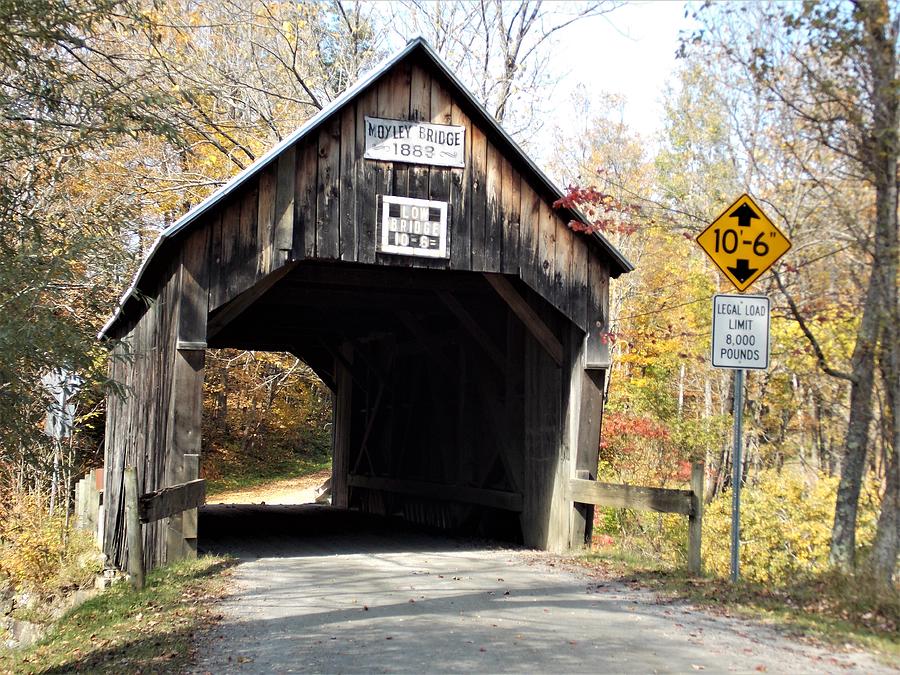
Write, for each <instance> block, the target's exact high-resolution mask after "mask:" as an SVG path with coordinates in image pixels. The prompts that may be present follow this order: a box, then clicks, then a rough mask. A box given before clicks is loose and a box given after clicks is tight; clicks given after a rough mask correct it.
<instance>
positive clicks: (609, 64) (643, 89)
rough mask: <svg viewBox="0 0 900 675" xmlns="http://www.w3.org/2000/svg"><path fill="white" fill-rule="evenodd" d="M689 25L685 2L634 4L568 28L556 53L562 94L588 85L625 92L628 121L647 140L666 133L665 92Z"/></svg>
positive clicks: (605, 90)
mask: <svg viewBox="0 0 900 675" xmlns="http://www.w3.org/2000/svg"><path fill="white" fill-rule="evenodd" d="M688 26H689V21H688V20H687V19H685V18H684V2H681V1H678V2H668V1H665V0H657V1H655V2H633V3H627V4H625V5H623V6H621V7H618V8H617V9H615V10H614V11H612V12H611V13H610V14H608V15H604V16H599V17H591V18H589V19H583V20H581V21H579V22H577V23H575V24H573V25H572V26H569V27H568V28H566V29H565V32H564V33H563V34H562V36H561V38H560V45H559V49H558V50H556V51H555V59H554V63H553V67H554V69H556V70H557V72H560V73H561V74H565V73H566V71H568V74H567V75H566V76H565V77H562V78H561V79H560V81H559V84H558V85H557V92H556V94H557V96H562V97H568V96H569V94H570V93H571V91H572V90H573V89H574V88H575V87H576V86H577V85H578V84H579V83H583V84H585V85H587V86H588V88H589V90H592V91H597V92H600V91H604V92H609V93H615V94H621V95H623V96H624V97H625V99H626V105H625V113H626V121H627V122H628V124H629V126H631V127H632V128H633V129H635V130H636V131H638V132H640V133H641V134H642V135H643V136H645V137H646V138H647V139H648V140H651V138H652V136H653V135H654V134H655V133H656V132H657V131H659V130H661V129H662V119H663V108H662V93H663V90H664V88H665V85H666V82H667V80H668V79H669V78H670V76H671V75H672V73H673V71H674V69H675V65H676V64H675V50H676V49H677V48H678V31H679V29H681V28H686V27H688Z"/></svg>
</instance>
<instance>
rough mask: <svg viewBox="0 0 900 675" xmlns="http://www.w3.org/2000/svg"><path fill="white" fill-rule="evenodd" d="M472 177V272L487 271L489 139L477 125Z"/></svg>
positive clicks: (470, 188) (473, 133)
mask: <svg viewBox="0 0 900 675" xmlns="http://www.w3.org/2000/svg"><path fill="white" fill-rule="evenodd" d="M470 161H471V164H472V175H471V179H472V180H471V182H470V184H469V201H470V204H471V207H470V216H469V218H470V221H471V224H472V268H471V269H472V270H474V271H476V272H483V271H485V270H486V269H487V267H486V264H485V263H486V260H487V259H488V254H487V238H486V232H485V219H486V216H487V192H486V187H487V139H486V138H485V136H484V133H482V131H481V129H479V128H478V126H477V125H474V124H473V125H472V155H471V159H470Z"/></svg>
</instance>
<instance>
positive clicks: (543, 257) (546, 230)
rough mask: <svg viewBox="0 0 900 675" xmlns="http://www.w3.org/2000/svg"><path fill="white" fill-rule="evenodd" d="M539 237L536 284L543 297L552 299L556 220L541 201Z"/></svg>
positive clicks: (554, 272)
mask: <svg viewBox="0 0 900 675" xmlns="http://www.w3.org/2000/svg"><path fill="white" fill-rule="evenodd" d="M539 212H540V236H539V237H538V263H539V265H540V268H539V271H538V276H537V283H538V286H537V287H538V288H539V289H540V291H541V293H542V294H543V295H544V297H547V298H554V297H555V294H554V286H553V279H554V276H555V274H556V219H555V218H554V217H553V213H552V212H551V210H550V205H549V204H547V203H546V202H545V201H544V200H543V199H541V203H540V211H539Z"/></svg>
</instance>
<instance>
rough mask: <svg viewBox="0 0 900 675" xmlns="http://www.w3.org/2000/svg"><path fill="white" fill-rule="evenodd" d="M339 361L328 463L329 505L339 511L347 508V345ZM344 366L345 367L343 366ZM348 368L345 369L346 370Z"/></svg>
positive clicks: (349, 411) (350, 380)
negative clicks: (329, 476) (329, 481)
mask: <svg viewBox="0 0 900 675" xmlns="http://www.w3.org/2000/svg"><path fill="white" fill-rule="evenodd" d="M341 356H342V357H343V359H335V361H334V373H335V383H336V384H337V393H336V394H335V396H334V398H333V399H332V400H333V401H334V405H333V410H334V412H333V413H332V415H333V418H334V424H333V426H332V463H331V503H332V505H334V506H335V507H337V508H339V509H346V508H347V507H348V505H349V488H348V485H347V479H348V476H349V473H350V434H351V431H352V429H351V425H352V423H353V419H352V407H351V405H352V396H353V373H352V372H351V371H350V368H352V367H353V366H352V364H353V348H352V347H351V346H350V345H349V343H348V344H346V345H344V346H342V347H341ZM345 364H347V365H345ZM348 366H349V367H348Z"/></svg>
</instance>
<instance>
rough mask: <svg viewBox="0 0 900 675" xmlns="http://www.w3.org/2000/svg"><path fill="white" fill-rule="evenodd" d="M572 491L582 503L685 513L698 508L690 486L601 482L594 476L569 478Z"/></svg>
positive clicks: (575, 497) (575, 498) (690, 512)
mask: <svg viewBox="0 0 900 675" xmlns="http://www.w3.org/2000/svg"><path fill="white" fill-rule="evenodd" d="M569 494H570V496H571V498H572V501H573V502H578V503H579V504H596V505H597V506H611V507H613V508H617V509H639V510H642V511H659V512H661V513H681V514H683V515H685V516H689V515H691V514H692V513H693V512H694V509H693V506H692V504H691V501H692V500H691V498H692V497H693V494H694V493H693V492H691V491H690V490H670V489H668V488H651V487H639V486H637V485H618V484H615V483H598V482H596V481H592V480H582V479H580V478H572V479H571V480H569Z"/></svg>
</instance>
